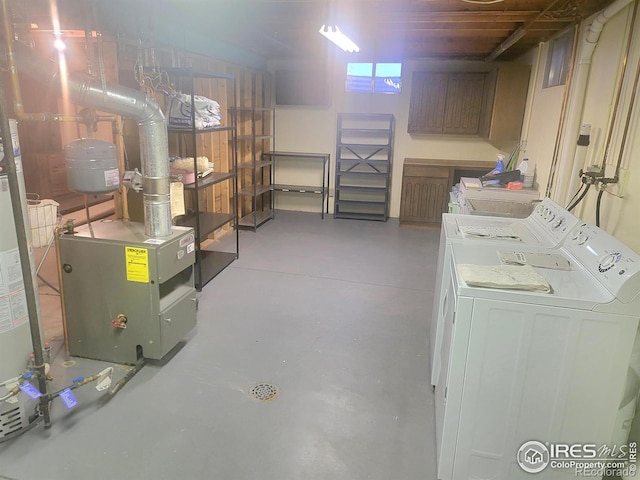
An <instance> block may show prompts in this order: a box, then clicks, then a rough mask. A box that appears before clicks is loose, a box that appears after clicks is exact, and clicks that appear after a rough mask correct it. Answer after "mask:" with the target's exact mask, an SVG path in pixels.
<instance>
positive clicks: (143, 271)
mask: <svg viewBox="0 0 640 480" xmlns="http://www.w3.org/2000/svg"><path fill="white" fill-rule="evenodd" d="M124 248H125V255H126V257H127V280H128V281H130V282H140V283H149V250H147V249H146V248H138V247H124Z"/></svg>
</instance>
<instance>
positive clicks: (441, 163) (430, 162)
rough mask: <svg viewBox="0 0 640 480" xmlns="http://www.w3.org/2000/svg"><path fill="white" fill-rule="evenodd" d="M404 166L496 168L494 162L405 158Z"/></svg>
mask: <svg viewBox="0 0 640 480" xmlns="http://www.w3.org/2000/svg"><path fill="white" fill-rule="evenodd" d="M404 165H415V166H429V167H449V168H451V167H454V168H478V169H485V168H486V169H487V171H489V170H491V169H492V168H493V167H495V166H496V162H495V161H494V160H491V161H488V160H444V159H436V158H405V159H404Z"/></svg>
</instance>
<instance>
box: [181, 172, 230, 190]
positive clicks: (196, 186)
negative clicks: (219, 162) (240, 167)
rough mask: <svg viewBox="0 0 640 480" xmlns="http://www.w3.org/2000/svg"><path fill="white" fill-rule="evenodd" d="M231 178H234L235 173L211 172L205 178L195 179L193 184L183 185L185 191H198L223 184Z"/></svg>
mask: <svg viewBox="0 0 640 480" xmlns="http://www.w3.org/2000/svg"><path fill="white" fill-rule="evenodd" d="M232 178H236V174H235V172H213V173H210V174H209V175H207V176H206V177H202V178H198V179H196V182H195V183H186V184H185V185H184V189H185V190H200V189H203V188H207V187H210V186H211V185H215V184H216V183H221V182H224V181H225V180H230V179H232Z"/></svg>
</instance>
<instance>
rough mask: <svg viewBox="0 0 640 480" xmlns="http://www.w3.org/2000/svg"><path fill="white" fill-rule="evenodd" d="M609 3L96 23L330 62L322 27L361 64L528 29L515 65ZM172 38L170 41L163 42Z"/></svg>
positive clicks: (137, 9) (464, 46)
mask: <svg viewBox="0 0 640 480" xmlns="http://www.w3.org/2000/svg"><path fill="white" fill-rule="evenodd" d="M13 1H15V0H13ZM26 3H29V0H27V2H26ZM58 3H59V5H60V10H61V12H62V13H64V14H68V15H72V16H75V17H76V18H77V19H78V21H79V22H82V21H86V18H87V16H86V15H79V12H78V11H79V10H83V9H78V4H77V2H76V1H73V2H69V1H68V0H58ZM87 3H91V2H87ZM611 3H612V0H502V1H500V0H392V1H389V0H384V1H382V0H332V1H326V0H190V1H180V0H154V1H151V0H127V1H125V0H112V1H110V2H107V1H101V0H100V1H99V0H95V11H96V13H94V15H93V17H94V18H95V19H97V20H94V21H99V22H102V28H105V29H106V28H108V29H110V30H119V31H120V33H126V34H127V35H129V36H132V35H133V36H136V35H140V36H141V37H145V36H153V37H154V38H155V39H156V40H159V41H162V39H163V38H165V39H166V40H167V42H168V43H173V44H174V45H173V46H177V47H179V46H180V45H175V44H176V43H179V42H180V38H179V37H180V36H181V35H183V36H184V38H185V39H187V38H189V37H194V38H198V39H200V40H198V41H200V42H205V41H210V42H212V43H214V42H222V43H224V44H229V45H232V46H235V47H240V48H242V49H244V50H246V51H249V52H251V53H252V54H255V55H259V56H261V57H263V58H265V59H282V58H307V59H309V58H313V57H314V56H318V55H322V54H323V52H325V51H326V49H327V47H328V45H327V44H328V42H327V41H326V40H325V39H324V38H323V37H322V36H321V35H320V34H319V33H318V30H319V28H320V26H321V25H323V24H326V25H339V26H340V28H341V30H342V31H344V32H345V33H347V34H348V35H349V36H350V37H351V38H352V39H353V40H354V41H355V42H356V43H357V44H358V45H359V46H360V48H361V53H360V55H358V57H359V58H360V59H372V60H385V59H386V60H407V59H417V58H447V59H475V60H478V59H486V58H487V57H488V56H489V55H490V54H491V53H492V52H494V50H496V49H497V48H498V47H499V46H500V45H501V44H502V43H503V42H504V41H505V40H507V39H508V38H509V37H511V36H512V35H513V34H514V32H516V31H518V29H524V30H525V33H524V36H522V38H520V39H519V40H518V41H517V42H516V43H515V44H514V45H513V46H511V47H510V48H508V49H507V50H506V51H505V52H504V53H503V54H502V55H501V56H500V57H499V59H500V60H510V59H514V58H516V57H518V56H519V55H521V54H523V53H525V52H526V51H528V50H530V49H531V48H532V47H534V46H535V45H537V44H538V43H539V42H541V41H546V40H548V39H550V38H551V37H552V36H553V35H554V34H556V33H558V32H560V31H562V30H564V29H565V28H567V27H568V26H570V25H572V24H574V23H576V22H577V21H580V20H581V19H584V18H586V17H588V16H589V15H591V14H593V13H595V12H597V11H599V10H601V9H602V8H604V7H606V6H608V5H609V4H611ZM105 22H106V23H105ZM76 28H77V25H76ZM169 30H170V31H171V32H172V33H171V35H169V34H168V33H167V34H166V35H165V31H167V32H168V31H169ZM176 32H181V33H178V34H176ZM204 39H206V40H204ZM185 43H188V42H187V41H186V40H185ZM331 47H332V48H337V47H333V46H331Z"/></svg>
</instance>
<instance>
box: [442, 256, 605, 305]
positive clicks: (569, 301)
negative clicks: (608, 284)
mask: <svg viewBox="0 0 640 480" xmlns="http://www.w3.org/2000/svg"><path fill="white" fill-rule="evenodd" d="M451 248H452V265H451V267H450V268H452V269H454V273H455V274H454V278H455V281H456V285H457V292H458V295H460V296H466V297H480V298H490V299H495V300H502V301H511V302H520V303H530V304H537V305H550V306H558V307H566V308H577V309H581V310H594V309H595V308H596V306H598V305H602V304H609V303H611V302H613V301H614V300H615V297H614V296H613V295H612V294H611V292H609V291H608V290H607V289H606V288H605V287H604V286H603V285H602V284H601V283H600V282H598V281H597V280H596V279H595V277H594V276H593V275H591V274H590V273H589V272H587V271H586V270H585V269H584V268H582V266H581V265H580V264H579V263H577V262H576V261H575V259H574V258H573V257H571V256H570V255H569V254H568V253H567V252H565V251H564V250H563V249H554V250H550V249H546V248H541V247H534V246H530V245H517V246H514V247H513V250H514V251H521V252H525V253H533V252H535V253H549V252H553V253H556V254H560V255H563V256H565V257H567V258H568V260H569V261H570V262H571V266H572V270H553V269H548V268H537V267H536V268H535V270H536V272H537V273H539V274H540V275H542V276H543V277H544V278H545V279H546V281H547V282H548V283H549V285H551V289H552V290H551V292H550V293H536V292H527V291H522V290H511V289H495V288H481V287H470V286H468V285H467V284H466V283H465V282H464V280H463V279H462V277H461V276H460V274H459V272H458V269H457V265H459V264H472V265H494V266H495V265H500V264H501V263H500V258H499V256H498V250H510V247H509V248H508V247H505V245H500V246H492V245H486V244H485V245H473V246H472V245H469V244H453V245H452V246H451Z"/></svg>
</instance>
